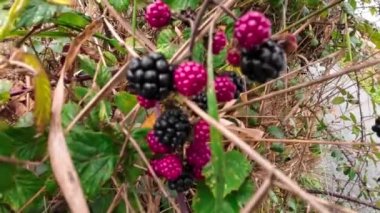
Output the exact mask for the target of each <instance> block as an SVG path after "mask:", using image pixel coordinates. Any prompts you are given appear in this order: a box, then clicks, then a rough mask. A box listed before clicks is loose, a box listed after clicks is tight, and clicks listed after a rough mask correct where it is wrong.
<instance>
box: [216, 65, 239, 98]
mask: <svg viewBox="0 0 380 213" xmlns="http://www.w3.org/2000/svg"><path fill="white" fill-rule="evenodd" d="M221 75H227V76H228V77H230V78H231V79H232V82H233V83H234V84H235V86H236V92H235V98H239V96H240V93H242V92H245V85H244V80H243V78H242V77H241V76H239V75H238V74H236V73H235V72H232V71H225V72H223V73H221Z"/></svg>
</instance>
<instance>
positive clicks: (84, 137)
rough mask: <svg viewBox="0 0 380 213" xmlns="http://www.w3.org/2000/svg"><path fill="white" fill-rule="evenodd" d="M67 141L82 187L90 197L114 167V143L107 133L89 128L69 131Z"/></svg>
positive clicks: (109, 175)
mask: <svg viewBox="0 0 380 213" xmlns="http://www.w3.org/2000/svg"><path fill="white" fill-rule="evenodd" d="M67 143H68V145H69V148H70V152H71V155H72V157H73V160H74V162H75V166H76V169H77V170H78V173H79V176H80V180H81V183H82V186H83V189H84V191H85V193H86V194H87V195H88V196H89V197H90V198H92V197H94V196H95V195H96V194H97V193H98V191H99V189H100V186H102V185H103V184H104V183H105V182H106V181H107V180H109V179H110V178H111V175H112V173H113V171H114V169H115V166H116V161H117V157H118V155H117V154H118V153H117V150H116V149H115V146H114V143H113V141H112V139H111V138H110V137H108V136H107V135H105V134H103V133H100V132H92V131H89V130H73V131H71V132H70V135H69V136H68V137H67Z"/></svg>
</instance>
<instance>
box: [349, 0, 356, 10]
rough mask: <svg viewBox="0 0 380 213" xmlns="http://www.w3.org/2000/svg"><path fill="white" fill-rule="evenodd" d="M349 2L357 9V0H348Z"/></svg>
mask: <svg viewBox="0 0 380 213" xmlns="http://www.w3.org/2000/svg"><path fill="white" fill-rule="evenodd" d="M348 3H349V4H350V5H351V7H352V8H353V9H356V0H348Z"/></svg>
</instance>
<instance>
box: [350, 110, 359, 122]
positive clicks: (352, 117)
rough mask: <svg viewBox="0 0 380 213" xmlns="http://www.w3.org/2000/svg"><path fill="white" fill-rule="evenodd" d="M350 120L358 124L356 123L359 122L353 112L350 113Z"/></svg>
mask: <svg viewBox="0 0 380 213" xmlns="http://www.w3.org/2000/svg"><path fill="white" fill-rule="evenodd" d="M350 118H351V121H352V122H354V123H355V124H356V122H357V121H356V116H355V115H354V114H353V113H352V112H350Z"/></svg>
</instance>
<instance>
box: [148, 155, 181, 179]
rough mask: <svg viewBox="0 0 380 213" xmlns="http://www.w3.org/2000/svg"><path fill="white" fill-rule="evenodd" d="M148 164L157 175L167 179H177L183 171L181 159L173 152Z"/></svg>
mask: <svg viewBox="0 0 380 213" xmlns="http://www.w3.org/2000/svg"><path fill="white" fill-rule="evenodd" d="M150 164H151V166H152V168H153V171H154V172H155V173H156V174H157V176H159V177H164V178H166V179H167V180H175V179H177V178H178V177H179V176H181V174H182V171H183V169H182V162H181V159H180V158H179V157H178V156H177V155H175V154H170V155H166V156H164V157H163V158H161V159H155V160H152V161H151V162H150Z"/></svg>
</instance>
